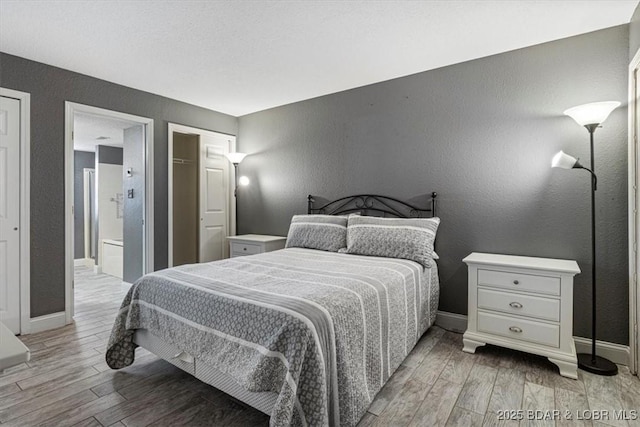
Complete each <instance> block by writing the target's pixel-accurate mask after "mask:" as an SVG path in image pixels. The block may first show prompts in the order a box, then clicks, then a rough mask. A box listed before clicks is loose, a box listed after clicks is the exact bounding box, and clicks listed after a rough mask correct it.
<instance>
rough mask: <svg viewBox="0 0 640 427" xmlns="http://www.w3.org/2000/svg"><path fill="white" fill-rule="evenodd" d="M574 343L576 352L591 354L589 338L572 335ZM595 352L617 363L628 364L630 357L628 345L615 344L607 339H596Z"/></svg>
mask: <svg viewBox="0 0 640 427" xmlns="http://www.w3.org/2000/svg"><path fill="white" fill-rule="evenodd" d="M573 340H574V341H575V343H576V352H577V353H589V354H591V339H590V338H582V337H573ZM596 353H597V354H598V356H602V357H604V358H607V359H609V360H611V361H612V362H613V363H617V364H618V365H627V366H628V365H629V358H630V357H631V351H630V350H629V346H628V345H622V344H615V343H612V342H608V341H598V340H596Z"/></svg>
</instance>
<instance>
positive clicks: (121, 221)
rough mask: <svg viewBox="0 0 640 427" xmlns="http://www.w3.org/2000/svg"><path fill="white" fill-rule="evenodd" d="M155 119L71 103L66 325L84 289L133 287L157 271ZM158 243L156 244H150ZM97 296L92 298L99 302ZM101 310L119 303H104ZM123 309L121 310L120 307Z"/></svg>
mask: <svg viewBox="0 0 640 427" xmlns="http://www.w3.org/2000/svg"><path fill="white" fill-rule="evenodd" d="M152 123H153V122H152V120H150V119H146V118H141V117H136V116H131V115H128V114H124V113H118V112H114V111H109V110H103V109H99V108H95V107H90V106H84V105H79V104H72V103H67V116H66V162H65V165H66V166H65V177H66V189H67V191H66V194H67V197H66V199H67V200H66V205H67V213H68V216H67V221H66V237H67V239H66V244H67V251H66V252H67V274H66V277H67V289H66V301H65V314H66V316H65V318H66V319H65V320H66V323H67V324H68V323H71V321H72V318H73V315H74V310H73V306H74V298H75V297H74V293H75V288H76V287H77V286H82V287H83V292H84V294H85V295H86V292H85V291H86V289H85V288H91V287H94V288H95V289H96V292H95V293H93V294H91V295H94V296H95V297H96V298H98V299H99V298H100V297H101V295H102V296H105V298H106V295H115V294H118V292H116V293H113V292H102V291H103V290H105V289H104V288H106V287H118V288H127V287H128V286H129V285H130V284H131V283H133V282H134V281H135V280H137V279H138V278H139V277H141V276H142V275H143V274H144V273H145V272H147V271H150V270H149V268H150V266H152V265H153V251H152V249H153V245H152V236H151V235H152V233H150V232H148V230H151V229H152V228H151V226H152V220H153V218H152V215H151V213H152V210H151V209H149V207H150V206H152V200H151V199H152V195H153V193H152V192H150V191H149V188H150V183H149V181H150V179H149V177H150V176H151V173H152V171H151V159H152V158H153V157H152V156H150V149H151V144H148V143H147V141H150V140H152V139H151V132H152V127H153V125H152ZM150 242H151V244H150ZM94 296H92V297H91V298H94ZM96 303H97V304H105V303H114V302H112V301H102V300H100V301H98V300H96ZM116 303H119V301H117V302H116Z"/></svg>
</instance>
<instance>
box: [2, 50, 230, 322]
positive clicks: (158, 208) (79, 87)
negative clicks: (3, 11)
mask: <svg viewBox="0 0 640 427" xmlns="http://www.w3.org/2000/svg"><path fill="white" fill-rule="evenodd" d="M0 76H1V81H0V85H1V86H2V87H5V88H9V89H14V90H19V91H23V92H28V93H30V94H31V316H32V317H36V316H42V315H45V314H50V313H55V312H59V311H62V310H64V103H65V101H71V102H77V103H80V104H86V105H92V106H96V107H100V108H106V109H110V110H115V111H120V112H124V113H129V114H134V115H138V116H143V117H149V118H152V119H154V130H153V132H154V163H155V167H154V188H155V205H154V212H155V230H154V231H155V248H154V249H155V267H156V268H157V269H159V268H163V267H166V265H167V212H168V210H167V176H168V173H167V167H168V163H167V124H168V123H169V122H173V123H179V124H184V125H188V126H194V127H198V128H202V129H208V130H214V131H218V132H223V133H228V134H232V135H235V134H236V132H237V119H236V118H235V117H232V116H229V115H226V114H221V113H217V112H214V111H211V110H207V109H204V108H200V107H196V106H193V105H189V104H185V103H183V102H179V101H175V100H172V99H169V98H164V97H162V96H158V95H153V94H150V93H147V92H142V91H139V90H135V89H131V88H127V87H124V86H120V85H117V84H114V83H109V82H106V81H104V80H99V79H96V78H93V77H89V76H85V75H82V74H78V73H73V72H70V71H67V70H63V69H60V68H56V67H51V66H49V65H45V64H41V63H38V62H34V61H30V60H27V59H24V58H19V57H16V56H12V55H8V54H6V53H2V52H0Z"/></svg>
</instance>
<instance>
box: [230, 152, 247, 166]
mask: <svg viewBox="0 0 640 427" xmlns="http://www.w3.org/2000/svg"><path fill="white" fill-rule="evenodd" d="M225 156H227V159H229V161H230V162H231V163H233V164H234V165H236V164H238V163H240V162H242V160H244V158H245V157H246V156H247V155H246V154H245V153H227V154H225Z"/></svg>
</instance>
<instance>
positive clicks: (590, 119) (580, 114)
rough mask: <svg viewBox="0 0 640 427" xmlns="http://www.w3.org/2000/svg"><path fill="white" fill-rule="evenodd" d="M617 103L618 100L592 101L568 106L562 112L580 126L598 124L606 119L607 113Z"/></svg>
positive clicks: (609, 112) (616, 105) (615, 106)
mask: <svg viewBox="0 0 640 427" xmlns="http://www.w3.org/2000/svg"><path fill="white" fill-rule="evenodd" d="M619 105H620V103H619V102H618V101H606V102H592V103H590V104H584V105H578V106H577V107H573V108H569V109H568V110H566V111H565V112H564V114H566V115H567V116H569V117H571V118H572V119H573V120H575V121H576V122H577V123H578V124H579V125H580V126H587V125H599V124H601V123H602V122H604V121H605V120H607V117H609V114H611V112H612V111H613V110H615V109H616V108H617V107H618V106H619Z"/></svg>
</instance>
